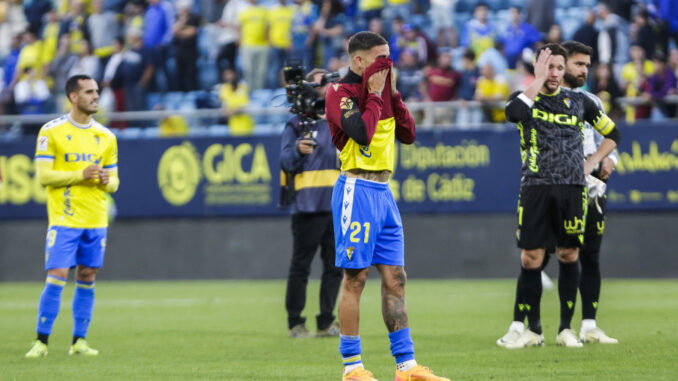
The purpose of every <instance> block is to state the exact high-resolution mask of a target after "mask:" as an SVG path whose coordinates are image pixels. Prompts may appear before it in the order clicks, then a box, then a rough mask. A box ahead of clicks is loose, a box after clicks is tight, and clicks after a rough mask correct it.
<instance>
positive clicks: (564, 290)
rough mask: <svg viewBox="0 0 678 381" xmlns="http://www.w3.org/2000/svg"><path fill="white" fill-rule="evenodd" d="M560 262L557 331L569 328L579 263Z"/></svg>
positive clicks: (575, 299)
mask: <svg viewBox="0 0 678 381" xmlns="http://www.w3.org/2000/svg"><path fill="white" fill-rule="evenodd" d="M558 263H559V264H560V275H559V276H558V296H559V297H560V327H559V328H558V332H561V331H562V330H564V329H568V328H570V323H571V322H572V315H574V306H575V303H576V301H577V288H578V286H579V263H578V262H576V261H575V262H572V263H563V262H558Z"/></svg>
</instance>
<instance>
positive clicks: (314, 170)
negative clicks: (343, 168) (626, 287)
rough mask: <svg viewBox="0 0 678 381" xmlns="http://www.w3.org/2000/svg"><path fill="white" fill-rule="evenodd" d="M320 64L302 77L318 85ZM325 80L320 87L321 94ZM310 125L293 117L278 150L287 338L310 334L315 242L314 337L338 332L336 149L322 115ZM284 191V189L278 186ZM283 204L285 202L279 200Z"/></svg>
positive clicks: (300, 118) (332, 334)
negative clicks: (285, 228) (288, 244)
mask: <svg viewBox="0 0 678 381" xmlns="http://www.w3.org/2000/svg"><path fill="white" fill-rule="evenodd" d="M326 73H327V71H326V70H323V69H313V70H312V71H311V72H310V73H308V75H307V76H306V81H308V82H314V83H316V84H321V82H322V78H323V75H325V74H326ZM328 87H329V86H328V85H324V86H323V87H319V88H317V89H318V93H319V94H318V96H319V97H321V98H322V97H324V96H325V93H326V91H327V88H328ZM319 117H320V119H318V120H317V121H315V123H310V126H302V125H300V123H299V122H300V121H301V120H302V119H306V118H302V117H300V116H298V115H295V116H293V117H292V118H291V119H290V120H289V121H288V122H287V124H286V125H285V130H284V131H283V135H282V148H281V151H280V168H281V169H282V170H283V171H284V172H285V173H284V175H285V178H286V180H287V181H286V184H285V185H286V188H287V189H286V190H287V191H288V193H289V194H291V199H290V200H289V201H290V204H291V206H292V236H293V242H294V247H293V253H292V263H291V265H290V270H289V275H288V276H287V293H286V296H285V307H286V308H287V324H288V328H289V337H293V338H301V337H309V336H311V334H310V333H309V331H308V330H307V329H306V325H305V321H306V318H304V317H302V316H301V311H302V310H303V309H304V306H305V304H306V285H307V283H308V276H309V273H310V270H311V262H312V261H313V257H314V255H315V253H316V251H317V249H318V246H320V255H321V258H322V261H323V273H322V279H321V281H320V314H319V315H318V316H316V324H317V334H316V336H317V337H324V336H325V337H326V336H339V325H338V323H337V322H336V321H335V316H334V315H333V312H334V306H335V304H336V301H337V293H338V292H339V285H340V283H341V278H342V274H341V270H339V269H338V268H336V267H335V266H334V230H333V226H332V212H331V205H330V204H331V200H332V188H333V186H334V183H335V181H336V180H337V177H338V176H339V170H338V168H337V164H338V163H337V150H336V148H335V147H334V145H333V144H332V139H331V137H330V130H329V128H328V126H327V121H326V120H325V116H324V115H320V116H319ZM283 191H285V190H283ZM283 204H284V203H283Z"/></svg>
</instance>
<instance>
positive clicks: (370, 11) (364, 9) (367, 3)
mask: <svg viewBox="0 0 678 381" xmlns="http://www.w3.org/2000/svg"><path fill="white" fill-rule="evenodd" d="M358 9H360V12H361V13H362V14H363V19H364V20H365V25H367V24H369V23H370V20H372V19H375V18H380V17H381V12H382V11H383V10H384V0H360V3H359V4H358Z"/></svg>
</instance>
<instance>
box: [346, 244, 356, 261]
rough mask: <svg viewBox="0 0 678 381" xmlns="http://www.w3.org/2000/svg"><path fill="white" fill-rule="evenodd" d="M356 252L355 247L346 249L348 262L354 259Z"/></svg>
mask: <svg viewBox="0 0 678 381" xmlns="http://www.w3.org/2000/svg"><path fill="white" fill-rule="evenodd" d="M354 251H355V247H353V246H349V247H347V248H346V256H347V257H348V260H349V261H350V260H351V258H352V257H353V252H354Z"/></svg>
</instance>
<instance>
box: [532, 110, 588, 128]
mask: <svg viewBox="0 0 678 381" xmlns="http://www.w3.org/2000/svg"><path fill="white" fill-rule="evenodd" d="M532 117H533V118H536V119H541V120H543V121H544V122H548V123H556V124H563V125H566V126H576V125H577V122H578V121H579V119H578V118H577V116H576V115H567V114H552V113H550V112H546V111H543V110H539V109H537V108H533V109H532Z"/></svg>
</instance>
